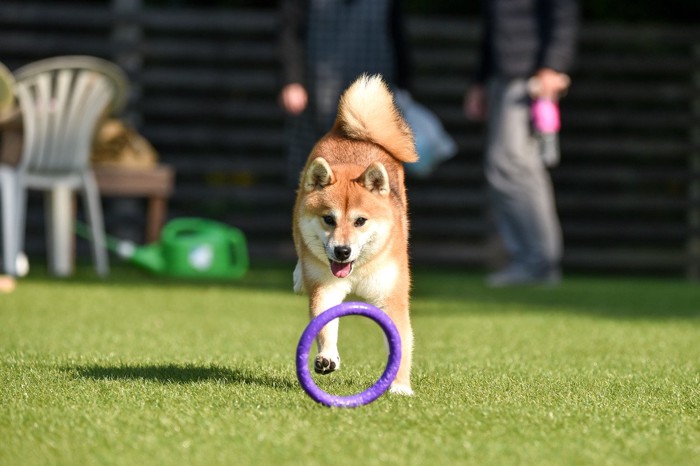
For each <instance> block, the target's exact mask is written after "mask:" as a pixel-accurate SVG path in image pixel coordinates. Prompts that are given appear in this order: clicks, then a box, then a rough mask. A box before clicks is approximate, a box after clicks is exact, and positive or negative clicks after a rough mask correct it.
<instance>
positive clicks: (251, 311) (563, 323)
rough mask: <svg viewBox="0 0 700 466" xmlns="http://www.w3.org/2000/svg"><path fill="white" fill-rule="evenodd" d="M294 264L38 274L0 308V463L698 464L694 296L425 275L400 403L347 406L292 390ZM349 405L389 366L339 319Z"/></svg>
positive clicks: (418, 282) (369, 335) (335, 378)
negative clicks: (195, 279) (190, 271)
mask: <svg viewBox="0 0 700 466" xmlns="http://www.w3.org/2000/svg"><path fill="white" fill-rule="evenodd" d="M291 270H292V266H288V267H283V268H280V267H260V266H258V267H254V268H253V270H252V271H251V273H250V274H249V276H248V277H246V278H245V279H244V280H242V281H240V282H235V283H228V284H226V283H209V284H196V283H187V282H176V281H167V280H161V279H155V278H153V277H150V276H148V275H145V274H142V273H140V272H138V271H134V270H131V269H117V270H116V271H115V272H114V274H113V276H112V277H111V278H110V279H109V280H107V281H99V280H97V279H94V278H92V274H91V271H90V270H88V269H86V270H81V271H80V274H79V275H78V277H76V278H74V279H71V280H56V279H50V278H48V277H44V276H42V275H41V274H40V273H39V272H37V271H33V272H32V274H31V275H30V277H29V278H27V279H24V280H22V281H20V283H19V286H18V288H17V290H16V291H15V292H14V293H12V294H9V295H0V380H2V383H0V438H2V439H3V440H2V446H1V447H0V464H7V465H15V464H22V465H38V464H52V465H62V464H65V465H75V464H81V465H91V464H114V465H122V464H123V465H133V464H178V465H179V464H203V465H204V464H206V465H212V464H222V465H230V464H237V465H284V464H303V465H321V464H335V465H358V464H362V465H379V464H402V465H424V464H499V465H502V464H519V465H520V464H537V465H548V464H551V465H560V464H570V465H577V464H581V465H589V464H616V465H624V464H629V465H638V464H669V465H670V464H673V465H684V464H687V465H691V464H698V461H700V403H699V401H698V400H700V388H699V387H700V346H699V345H698V341H700V312H699V311H698V306H697V303H698V302H700V299H699V298H700V291H698V288H697V287H696V286H693V285H690V284H687V283H681V282H672V281H661V280H647V279H639V280H625V279H619V278H615V279H605V278H585V277H575V278H567V279H566V280H565V282H564V284H563V285H562V286H561V287H559V288H557V289H540V288H532V289H525V288H523V289H512V290H490V289H487V288H485V287H484V286H483V285H482V277H481V276H476V275H470V274H464V273H458V272H448V271H436V270H418V271H416V273H415V277H414V284H415V292H414V298H413V301H412V303H413V304H412V315H413V324H414V328H415V332H416V351H415V372H414V388H415V390H416V393H417V394H416V396H415V397H412V398H404V397H396V396H390V395H384V396H382V397H381V398H379V399H378V400H377V401H376V402H374V403H372V404H370V405H367V406H364V407H360V408H357V409H353V410H342V409H327V408H324V407H321V406H318V405H316V404H315V403H313V402H312V401H311V399H310V398H308V397H307V396H306V395H305V394H304V393H303V392H302V390H301V389H300V388H299V386H298V384H297V381H296V378H295V375H294V351H295V348H296V344H297V341H298V338H299V336H300V334H301V332H302V330H303V329H304V327H305V325H306V323H307V318H306V310H305V309H306V298H305V297H300V296H295V295H293V294H292V293H291ZM340 344H341V348H340V349H341V354H342V355H343V368H342V370H341V371H339V372H337V373H334V374H332V375H330V376H326V377H324V378H323V380H319V382H318V383H319V384H322V386H323V387H324V388H326V389H327V390H329V391H338V392H343V391H345V392H348V393H350V392H353V391H358V390H361V389H363V388H364V387H365V386H367V385H368V384H371V383H372V382H373V380H374V379H375V378H376V377H378V374H379V373H380V372H381V370H382V368H383V364H384V362H385V353H384V349H383V342H382V338H381V334H380V333H379V330H378V328H376V326H374V324H372V323H371V322H369V321H367V320H366V319H361V318H359V317H355V318H352V317H348V318H344V319H343V320H342V323H341V341H340Z"/></svg>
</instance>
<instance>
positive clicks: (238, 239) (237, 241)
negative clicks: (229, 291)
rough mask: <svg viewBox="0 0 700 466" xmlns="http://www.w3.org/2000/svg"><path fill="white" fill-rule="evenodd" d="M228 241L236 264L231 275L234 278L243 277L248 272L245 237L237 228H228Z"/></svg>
mask: <svg viewBox="0 0 700 466" xmlns="http://www.w3.org/2000/svg"><path fill="white" fill-rule="evenodd" d="M229 241H230V242H231V249H232V250H233V251H234V253H235V256H236V257H235V261H236V263H235V265H234V268H233V273H234V274H235V275H236V276H243V275H244V274H245V273H246V271H247V270H248V266H249V259H248V245H247V243H246V239H245V235H244V234H243V232H242V231H241V230H239V229H237V228H230V230H229Z"/></svg>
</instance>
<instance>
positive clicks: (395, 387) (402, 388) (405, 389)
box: [389, 383, 413, 396]
mask: <svg viewBox="0 0 700 466" xmlns="http://www.w3.org/2000/svg"><path fill="white" fill-rule="evenodd" d="M389 392H390V393H393V394H395V395H403V396H413V390H412V389H411V387H409V386H408V385H403V384H400V383H392V384H391V388H389Z"/></svg>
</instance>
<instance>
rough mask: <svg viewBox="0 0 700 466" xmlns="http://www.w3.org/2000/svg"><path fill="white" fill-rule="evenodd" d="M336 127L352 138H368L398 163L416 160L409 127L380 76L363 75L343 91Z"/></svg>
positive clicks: (367, 139) (416, 155)
mask: <svg viewBox="0 0 700 466" xmlns="http://www.w3.org/2000/svg"><path fill="white" fill-rule="evenodd" d="M335 128H336V129H337V130H338V131H340V132H341V133H342V134H344V135H345V136H347V137H349V138H352V139H359V140H365V141H371V142H373V143H375V144H378V145H380V146H382V147H383V148H384V149H386V150H387V151H388V152H389V153H390V154H391V155H392V156H393V157H394V158H395V159H397V160H399V161H401V162H416V161H417V160H418V154H417V153H416V148H415V144H414V141H413V133H412V132H411V128H410V127H409V126H408V123H406V120H404V118H403V116H402V115H401V112H399V110H398V108H397V107H396V104H395V103H394V98H393V95H392V94H391V91H389V87H388V86H387V85H386V83H385V82H384V79H383V78H382V77H381V75H372V76H370V75H367V74H363V75H362V76H360V77H359V78H357V80H355V82H354V83H352V85H351V86H350V87H349V88H348V89H347V90H346V91H345V92H344V93H343V95H342V97H341V98H340V105H339V106H338V116H337V117H336V121H335Z"/></svg>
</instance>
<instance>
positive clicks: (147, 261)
mask: <svg viewBox="0 0 700 466" xmlns="http://www.w3.org/2000/svg"><path fill="white" fill-rule="evenodd" d="M129 260H131V262H132V263H134V264H136V265H138V266H139V267H142V268H144V269H146V270H149V271H151V272H154V273H157V274H162V273H165V272H166V266H165V259H164V258H163V252H162V250H161V247H160V244H159V243H153V244H149V245H147V246H139V247H138V248H136V249H135V250H134V253H133V254H132V255H131V257H130V258H129Z"/></svg>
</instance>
